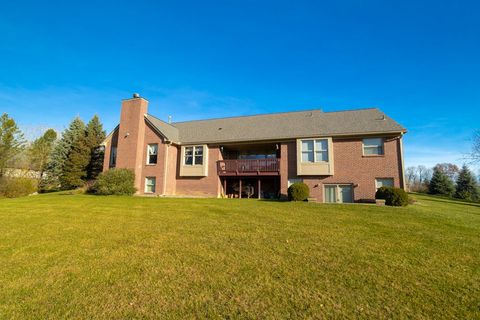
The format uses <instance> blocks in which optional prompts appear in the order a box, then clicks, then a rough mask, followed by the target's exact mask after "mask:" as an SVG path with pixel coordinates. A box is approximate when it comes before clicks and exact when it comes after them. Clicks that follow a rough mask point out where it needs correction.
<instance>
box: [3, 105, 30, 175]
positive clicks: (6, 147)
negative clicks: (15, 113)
mask: <svg viewBox="0 0 480 320" xmlns="http://www.w3.org/2000/svg"><path fill="white" fill-rule="evenodd" d="M24 144H25V140H24V138H23V134H22V132H21V131H20V129H19V128H18V126H17V124H16V123H15V120H13V119H12V118H10V117H9V116H8V114H6V113H4V114H3V115H2V116H0V177H2V176H3V174H4V171H5V168H6V167H7V166H8V165H10V164H11V161H12V159H13V158H14V157H15V156H16V155H17V154H18V152H19V151H21V150H22V148H23V146H24Z"/></svg>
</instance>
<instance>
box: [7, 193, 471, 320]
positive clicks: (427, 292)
mask: <svg viewBox="0 0 480 320" xmlns="http://www.w3.org/2000/svg"><path fill="white" fill-rule="evenodd" d="M417 198H418V200H419V203H418V204H416V205H413V206H409V207H408V208H387V207H384V208H382V207H375V206H368V205H319V204H312V203H283V202H268V201H257V200H238V199H229V200H221V199H157V198H138V197H133V198H129V197H96V196H87V195H66V194H63V195H62V194H50V195H40V196H32V197H26V198H20V199H0V318H1V319H10V318H12V319H13V318H15V319H29V318H36V319H54V318H55V319H56V318H61V319H64V318H72V319H119V318H128V319H130V318H151V319H154V318H167V319H168V318H171V319H187V318H271V319H278V318H365V319H367V318H368V319H378V318H395V319H399V318H431V319H453V318H458V319H479V318H480V206H479V205H477V204H467V203H461V202H455V201H449V200H444V199H438V198H430V197H426V196H417Z"/></svg>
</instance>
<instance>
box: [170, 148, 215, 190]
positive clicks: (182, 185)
mask: <svg viewBox="0 0 480 320" xmlns="http://www.w3.org/2000/svg"><path fill="white" fill-rule="evenodd" d="M177 154H178V155H179V156H178V157H177V177H176V179H177V182H176V194H177V195H193V196H207V197H217V196H218V195H219V194H220V190H221V189H220V187H221V186H220V178H219V177H218V174H217V161H218V160H220V159H221V152H220V149H219V148H218V147H216V146H215V147H214V146H211V147H209V148H208V176H207V177H180V176H179V175H178V172H179V171H180V170H179V168H180V163H181V161H182V159H180V155H181V152H180V147H178V150H177Z"/></svg>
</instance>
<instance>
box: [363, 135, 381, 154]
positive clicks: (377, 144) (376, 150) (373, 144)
mask: <svg viewBox="0 0 480 320" xmlns="http://www.w3.org/2000/svg"><path fill="white" fill-rule="evenodd" d="M383 149H384V148H383V138H370V139H363V155H364V156H380V155H383V154H384V150H383Z"/></svg>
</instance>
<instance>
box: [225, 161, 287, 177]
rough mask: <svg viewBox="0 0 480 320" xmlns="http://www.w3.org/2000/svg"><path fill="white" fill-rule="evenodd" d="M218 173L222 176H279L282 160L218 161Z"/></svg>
mask: <svg viewBox="0 0 480 320" xmlns="http://www.w3.org/2000/svg"><path fill="white" fill-rule="evenodd" d="M217 172H218V175H220V176H230V175H233V176H239V175H278V174H279V172H280V159H277V158H267V159H236V160H219V161H217Z"/></svg>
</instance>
